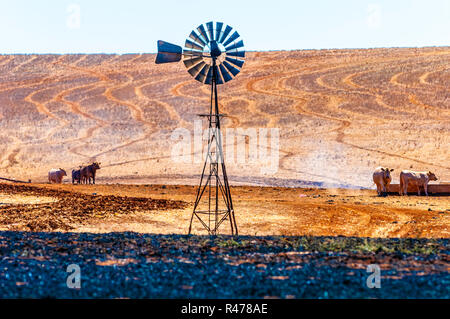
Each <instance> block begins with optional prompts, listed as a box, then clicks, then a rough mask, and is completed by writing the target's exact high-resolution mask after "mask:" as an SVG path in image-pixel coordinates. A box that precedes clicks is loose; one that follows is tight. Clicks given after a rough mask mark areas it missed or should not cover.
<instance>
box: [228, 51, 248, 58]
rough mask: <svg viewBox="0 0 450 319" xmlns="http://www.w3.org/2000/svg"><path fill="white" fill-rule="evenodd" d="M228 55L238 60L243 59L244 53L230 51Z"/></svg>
mask: <svg viewBox="0 0 450 319" xmlns="http://www.w3.org/2000/svg"><path fill="white" fill-rule="evenodd" d="M228 55H230V56H235V57H239V58H245V51H231V52H227V56H228Z"/></svg>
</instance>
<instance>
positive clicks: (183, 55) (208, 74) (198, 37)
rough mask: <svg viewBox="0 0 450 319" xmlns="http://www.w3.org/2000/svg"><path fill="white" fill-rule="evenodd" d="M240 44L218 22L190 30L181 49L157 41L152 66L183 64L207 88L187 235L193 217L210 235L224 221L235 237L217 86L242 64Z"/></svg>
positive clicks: (242, 53)
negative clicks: (203, 139)
mask: <svg viewBox="0 0 450 319" xmlns="http://www.w3.org/2000/svg"><path fill="white" fill-rule="evenodd" d="M243 48H244V42H243V41H242V40H240V35H239V33H238V32H236V31H233V28H232V27H230V26H228V25H226V26H225V25H224V24H223V23H222V22H217V23H215V24H214V22H208V23H206V24H205V25H203V24H202V25H200V26H198V28H197V29H196V30H193V31H192V32H191V34H190V35H189V38H188V39H186V43H185V45H184V49H183V48H181V47H180V46H178V45H174V44H170V43H167V42H164V41H158V55H157V57H156V63H157V64H160V63H170V62H178V61H180V60H181V59H183V63H184V65H185V66H186V68H187V71H188V72H189V74H190V75H191V76H192V77H193V78H194V79H195V80H197V81H199V82H201V83H203V84H207V85H210V86H211V103H210V107H209V113H207V114H200V116H202V117H205V118H207V120H208V146H207V153H206V159H205V163H204V165H203V170H202V175H201V178H200V184H199V186H198V188H197V196H196V200H195V203H194V209H193V212H192V216H191V221H190V224H189V232H188V233H189V234H190V233H191V230H192V223H193V221H194V218H195V219H196V220H198V221H199V222H200V223H201V224H202V226H203V227H204V228H205V229H206V230H207V231H208V233H209V234H210V235H216V234H217V233H218V230H219V227H220V225H221V224H222V223H223V222H224V221H226V220H227V219H228V220H229V222H230V227H231V234H232V235H238V229H237V225H236V219H235V214H234V208H233V201H232V198H231V192H230V185H229V183H228V176H227V171H226V168H225V161H224V156H223V147H222V135H221V131H220V127H221V126H220V121H221V118H222V117H223V116H225V115H224V114H221V113H220V112H219V102H218V100H219V98H218V95H217V86H218V85H221V84H224V83H226V82H229V81H231V80H232V79H233V78H234V77H236V75H237V74H238V73H239V72H240V70H241V69H242V66H243V65H244V58H245V51H244V50H243Z"/></svg>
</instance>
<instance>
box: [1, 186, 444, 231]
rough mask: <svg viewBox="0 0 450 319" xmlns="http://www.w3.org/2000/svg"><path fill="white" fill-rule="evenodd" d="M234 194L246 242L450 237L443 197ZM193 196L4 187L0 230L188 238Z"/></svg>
mask: <svg viewBox="0 0 450 319" xmlns="http://www.w3.org/2000/svg"><path fill="white" fill-rule="evenodd" d="M232 195H233V200H234V206H235V210H236V219H237V223H238V226H239V230H240V234H242V235H259V236H264V235H289V236H291V235H292V236H294V235H296V236H301V235H310V236H339V235H342V236H357V237H379V238H386V237H412V238H450V198H449V197H444V196H443V197H434V196H430V197H424V196H421V197H418V196H408V197H400V196H389V197H378V196H376V192H375V191H371V190H338V189H331V190H325V189H307V188H306V189H290V188H271V187H233V188H232ZM194 196H195V188H194V187H191V186H158V185H119V184H116V185H91V186H89V185H75V186H73V185H46V184H42V185H32V186H30V185H12V184H8V183H4V184H0V202H1V208H2V214H1V216H0V230H24V231H30V230H31V231H75V232H94V233H98V232H101V233H105V232H112V231H113V232H119V231H120V232H122V231H134V232H139V233H160V234H172V233H175V234H185V233H186V232H187V227H188V225H189V218H190V216H191V212H192V203H193V202H194V199H195V198H194ZM17 204H20V205H17ZM26 204H29V205H26ZM194 225H195V226H196V227H194V232H195V233H197V234H205V233H204V232H202V230H201V228H199V226H200V225H199V223H196V224H194ZM227 226H228V224H226V223H225V224H223V226H222V227H223V228H222V233H223V234H227V233H228V231H229V229H228V227H227Z"/></svg>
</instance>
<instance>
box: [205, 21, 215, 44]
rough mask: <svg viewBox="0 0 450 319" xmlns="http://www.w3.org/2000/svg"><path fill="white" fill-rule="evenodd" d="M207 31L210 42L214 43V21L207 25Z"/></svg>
mask: <svg viewBox="0 0 450 319" xmlns="http://www.w3.org/2000/svg"><path fill="white" fill-rule="evenodd" d="M206 29H207V30H208V35H209V40H210V41H214V24H213V22H212V21H211V22H208V23H207V24H206Z"/></svg>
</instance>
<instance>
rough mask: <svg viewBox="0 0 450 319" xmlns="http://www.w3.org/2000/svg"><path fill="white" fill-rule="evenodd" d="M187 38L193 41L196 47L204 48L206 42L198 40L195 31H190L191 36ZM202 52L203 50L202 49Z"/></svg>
mask: <svg viewBox="0 0 450 319" xmlns="http://www.w3.org/2000/svg"><path fill="white" fill-rule="evenodd" d="M189 37H190V38H191V39H192V40H194V41H195V42H196V43H197V44H198V45H200V46H201V47H202V48H204V47H205V45H206V42H205V41H203V40H202V38H200V37H199V36H198V34H197V33H196V32H195V31H192V32H191V34H190V35H189ZM202 50H203V49H202Z"/></svg>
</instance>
